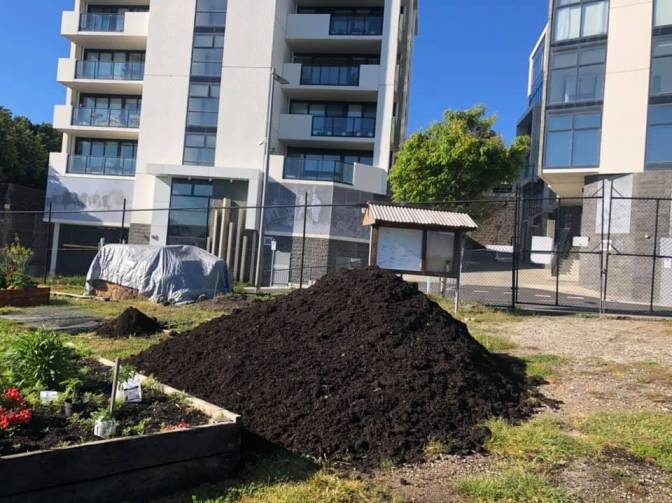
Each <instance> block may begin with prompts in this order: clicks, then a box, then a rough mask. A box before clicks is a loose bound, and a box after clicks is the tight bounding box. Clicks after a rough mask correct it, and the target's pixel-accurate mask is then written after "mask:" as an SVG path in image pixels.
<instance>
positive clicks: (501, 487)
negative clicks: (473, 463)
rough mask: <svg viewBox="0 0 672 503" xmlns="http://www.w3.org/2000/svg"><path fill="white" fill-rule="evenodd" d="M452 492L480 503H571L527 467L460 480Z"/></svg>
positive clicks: (561, 492) (547, 479)
mask: <svg viewBox="0 0 672 503" xmlns="http://www.w3.org/2000/svg"><path fill="white" fill-rule="evenodd" d="M453 489H454V490H455V491H456V492H457V493H459V494H461V495H463V496H467V497H470V498H473V499H474V500H475V501H477V502H494V501H506V502H533V503H564V502H569V501H570V498H569V497H568V495H567V493H566V492H565V491H564V490H563V489H561V488H559V487H557V486H555V485H554V484H553V483H552V482H551V481H550V480H549V478H548V476H547V475H545V474H539V473H531V472H529V471H527V470H525V468H524V467H509V468H506V469H504V470H503V471H501V472H500V473H497V474H494V475H471V476H468V477H463V478H461V479H458V480H457V481H456V482H455V483H454V484H453Z"/></svg>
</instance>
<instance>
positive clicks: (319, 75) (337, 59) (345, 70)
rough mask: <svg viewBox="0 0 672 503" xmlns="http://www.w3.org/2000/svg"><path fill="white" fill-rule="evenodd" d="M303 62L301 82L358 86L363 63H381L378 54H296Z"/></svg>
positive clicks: (296, 59) (295, 57)
mask: <svg viewBox="0 0 672 503" xmlns="http://www.w3.org/2000/svg"><path fill="white" fill-rule="evenodd" d="M294 62H295V63H300V64H301V84H302V85H308V86H358V85H359V72H360V66H361V65H379V64H380V56H378V55H356V56H338V55H307V54H296V55H295V56H294Z"/></svg>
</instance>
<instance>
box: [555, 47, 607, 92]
mask: <svg viewBox="0 0 672 503" xmlns="http://www.w3.org/2000/svg"><path fill="white" fill-rule="evenodd" d="M606 52H607V51H606V48H605V47H604V46H599V47H590V48H585V49H572V50H568V51H567V50H557V51H554V52H553V57H552V58H551V85H550V92H549V96H548V103H549V105H557V104H561V103H577V102H581V101H600V100H602V98H603V97H604V67H605V60H606Z"/></svg>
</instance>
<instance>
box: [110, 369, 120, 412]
mask: <svg viewBox="0 0 672 503" xmlns="http://www.w3.org/2000/svg"><path fill="white" fill-rule="evenodd" d="M118 384H119V358H117V359H116V360H114V373H113V374H112V393H110V417H111V418H113V419H114V405H115V401H116V398H117V386H118Z"/></svg>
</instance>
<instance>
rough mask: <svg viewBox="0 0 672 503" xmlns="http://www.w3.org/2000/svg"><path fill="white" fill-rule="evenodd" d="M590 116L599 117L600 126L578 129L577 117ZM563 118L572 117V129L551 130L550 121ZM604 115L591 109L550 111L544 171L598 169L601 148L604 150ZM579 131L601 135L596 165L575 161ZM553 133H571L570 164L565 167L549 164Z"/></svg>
mask: <svg viewBox="0 0 672 503" xmlns="http://www.w3.org/2000/svg"><path fill="white" fill-rule="evenodd" d="M590 115H598V116H599V125H598V126H597V127H595V126H590V127H586V126H583V127H577V124H576V123H577V117H585V116H590ZM561 117H571V121H572V124H571V127H570V128H557V129H551V128H550V127H549V123H550V120H551V119H553V118H561ZM603 117H604V113H603V111H602V110H600V109H589V110H571V111H559V110H556V111H549V112H548V113H547V114H546V118H545V125H544V159H543V169H545V170H546V169H559V170H567V169H586V168H597V167H599V166H600V162H601V148H602V121H603ZM577 131H597V132H598V133H599V142H598V144H597V162H596V163H595V164H576V163H575V161H574V158H575V154H576V151H575V144H576V139H577V135H576V133H577ZM552 133H570V138H569V159H570V163H569V164H565V165H550V164H548V152H549V148H548V146H549V137H550V136H551V134H552Z"/></svg>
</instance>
